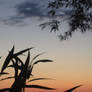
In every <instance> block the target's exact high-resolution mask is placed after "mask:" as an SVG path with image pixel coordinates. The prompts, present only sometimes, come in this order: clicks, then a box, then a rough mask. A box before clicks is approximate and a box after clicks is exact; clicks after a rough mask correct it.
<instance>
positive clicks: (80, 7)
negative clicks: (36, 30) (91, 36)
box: [40, 0, 92, 40]
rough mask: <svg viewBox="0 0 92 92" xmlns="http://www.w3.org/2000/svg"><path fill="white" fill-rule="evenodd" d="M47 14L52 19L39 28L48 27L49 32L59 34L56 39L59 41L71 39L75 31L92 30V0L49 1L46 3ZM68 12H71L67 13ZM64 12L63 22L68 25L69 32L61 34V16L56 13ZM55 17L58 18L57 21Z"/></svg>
mask: <svg viewBox="0 0 92 92" xmlns="http://www.w3.org/2000/svg"><path fill="white" fill-rule="evenodd" d="M48 8H49V12H48V14H49V15H50V16H51V17H52V19H51V20H50V21H49V22H45V23H43V24H41V25H40V26H41V28H42V29H44V28H45V27H48V26H49V27H50V32H59V35H58V37H59V38H60V39H61V40H66V39H68V38H70V37H72V34H73V33H74V32H76V31H80V32H82V33H84V32H86V31H88V30H92V0H51V1H50V2H49V3H48ZM66 10H67V11H66ZM68 10H71V11H70V12H69V13H67V12H68ZM62 11H66V13H65V15H64V17H65V16H67V18H65V19H64V20H63V21H67V22H68V24H69V27H70V28H69V30H66V31H65V32H62V29H60V28H59V27H60V25H62V23H61V22H63V21H62V17H60V16H62V15H60V14H58V12H62ZM57 16H59V17H60V18H59V19H57Z"/></svg>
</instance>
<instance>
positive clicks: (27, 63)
mask: <svg viewBox="0 0 92 92" xmlns="http://www.w3.org/2000/svg"><path fill="white" fill-rule="evenodd" d="M29 62H30V52H28V56H27V59H26V62H25V67H28V65H29Z"/></svg>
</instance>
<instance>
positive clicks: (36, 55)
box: [30, 52, 44, 65]
mask: <svg viewBox="0 0 92 92" xmlns="http://www.w3.org/2000/svg"><path fill="white" fill-rule="evenodd" d="M42 54H44V52H43V53H40V54H38V55H36V56H35V57H34V58H33V59H32V60H31V64H32V63H33V61H34V60H35V59H36V58H37V57H39V56H40V55H42ZM31 64H30V65H31Z"/></svg>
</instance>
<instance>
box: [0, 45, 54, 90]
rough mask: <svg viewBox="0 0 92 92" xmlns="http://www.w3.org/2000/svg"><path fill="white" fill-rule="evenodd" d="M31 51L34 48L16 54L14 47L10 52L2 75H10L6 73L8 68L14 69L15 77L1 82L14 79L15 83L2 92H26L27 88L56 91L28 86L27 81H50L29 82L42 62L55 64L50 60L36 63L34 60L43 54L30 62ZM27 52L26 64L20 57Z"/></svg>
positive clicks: (43, 87)
mask: <svg viewBox="0 0 92 92" xmlns="http://www.w3.org/2000/svg"><path fill="white" fill-rule="evenodd" d="M31 49H33V47H32V48H28V49H25V50H22V51H20V52H17V53H14V46H13V48H12V49H11V51H10V52H9V54H8V56H7V57H6V59H5V61H4V64H3V66H2V69H1V73H0V75H3V74H8V73H5V72H4V71H5V69H6V68H13V69H14V76H11V77H7V78H3V79H1V80H0V81H2V80H7V79H11V78H14V83H13V84H12V85H11V87H10V88H4V89H0V92H5V91H8V92H24V91H25V88H39V89H46V90H55V89H54V88H49V87H45V86H41V85H27V84H26V82H27V81H28V82H31V81H36V80H45V79H50V78H35V79H31V80H29V78H30V77H32V70H33V67H34V66H35V65H36V64H38V63H40V62H43V63H46V62H53V61H52V60H49V59H43V60H36V61H35V62H34V60H35V59H36V58H37V57H38V56H40V55H41V54H42V53H41V54H38V55H36V56H35V57H34V58H33V59H32V60H31V62H30V50H31ZM25 52H28V55H27V58H26V60H25V63H24V62H23V61H22V60H21V59H20V58H19V57H18V56H19V55H22V54H23V53H25ZM10 62H11V65H10Z"/></svg>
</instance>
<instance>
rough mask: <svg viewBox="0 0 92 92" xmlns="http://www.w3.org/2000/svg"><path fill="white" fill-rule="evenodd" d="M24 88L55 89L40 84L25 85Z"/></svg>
mask: <svg viewBox="0 0 92 92" xmlns="http://www.w3.org/2000/svg"><path fill="white" fill-rule="evenodd" d="M25 88H38V89H46V90H55V89H54V88H49V87H45V86H41V85H25Z"/></svg>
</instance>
